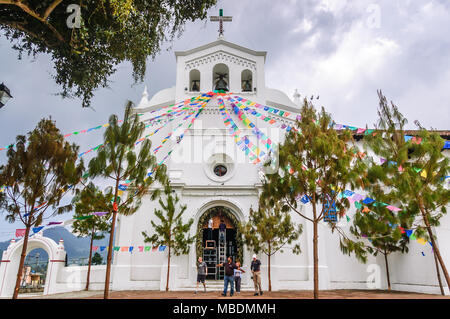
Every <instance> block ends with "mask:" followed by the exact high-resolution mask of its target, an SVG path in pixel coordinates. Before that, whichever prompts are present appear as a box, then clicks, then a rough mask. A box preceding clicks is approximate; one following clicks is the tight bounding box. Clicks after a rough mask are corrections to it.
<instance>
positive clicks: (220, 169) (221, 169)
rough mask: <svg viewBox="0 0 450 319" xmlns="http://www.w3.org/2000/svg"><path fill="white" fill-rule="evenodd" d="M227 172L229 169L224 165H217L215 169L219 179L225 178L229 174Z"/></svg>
mask: <svg viewBox="0 0 450 319" xmlns="http://www.w3.org/2000/svg"><path fill="white" fill-rule="evenodd" d="M227 171H228V169H227V168H226V166H224V165H222V164H219V165H216V166H215V167H214V174H216V176H219V177H222V176H225V175H226V174H227Z"/></svg>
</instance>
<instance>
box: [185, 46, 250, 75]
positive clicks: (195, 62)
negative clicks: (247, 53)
mask: <svg viewBox="0 0 450 319" xmlns="http://www.w3.org/2000/svg"><path fill="white" fill-rule="evenodd" d="M225 62H227V63H229V64H230V63H231V64H235V65H239V66H242V67H243V68H244V69H249V70H252V72H255V71H256V62H255V61H252V60H249V59H246V58H242V57H239V56H237V55H234V54H232V53H228V52H225V51H223V50H219V51H217V52H214V53H211V54H208V55H205V56H202V57H199V58H195V59H192V60H189V61H186V62H185V70H193V69H197V68H198V67H199V66H201V65H204V64H216V63H225Z"/></svg>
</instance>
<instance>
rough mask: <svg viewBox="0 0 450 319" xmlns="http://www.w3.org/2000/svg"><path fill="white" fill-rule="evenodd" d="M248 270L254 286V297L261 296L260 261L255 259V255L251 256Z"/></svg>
mask: <svg viewBox="0 0 450 319" xmlns="http://www.w3.org/2000/svg"><path fill="white" fill-rule="evenodd" d="M250 270H251V271H252V274H253V283H254V285H255V296H258V290H259V295H261V296H262V294H263V292H262V289H261V261H260V260H259V259H257V258H256V255H253V260H252V264H251V265H250Z"/></svg>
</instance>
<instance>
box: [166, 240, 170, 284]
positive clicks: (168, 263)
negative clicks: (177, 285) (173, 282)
mask: <svg viewBox="0 0 450 319" xmlns="http://www.w3.org/2000/svg"><path fill="white" fill-rule="evenodd" d="M169 274H170V245H169V256H168V257H167V282H166V292H167V291H169Z"/></svg>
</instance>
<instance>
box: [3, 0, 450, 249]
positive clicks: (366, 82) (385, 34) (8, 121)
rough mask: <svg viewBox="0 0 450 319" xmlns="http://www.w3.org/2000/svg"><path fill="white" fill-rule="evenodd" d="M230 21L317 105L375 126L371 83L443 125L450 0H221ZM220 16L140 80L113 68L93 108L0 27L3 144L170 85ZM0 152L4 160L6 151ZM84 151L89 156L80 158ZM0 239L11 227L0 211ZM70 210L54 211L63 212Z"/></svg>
mask: <svg viewBox="0 0 450 319" xmlns="http://www.w3.org/2000/svg"><path fill="white" fill-rule="evenodd" d="M219 8H223V9H224V14H225V15H232V16H233V22H231V23H226V24H225V38H226V40H228V41H230V42H234V43H237V44H239V45H242V46H245V47H248V48H251V49H254V50H261V51H267V52H268V55H267V61H266V83H267V85H268V86H269V87H272V88H277V89H280V90H282V91H284V92H285V93H287V94H288V95H289V96H290V97H292V94H293V92H294V90H295V89H298V91H299V92H300V93H301V94H302V95H303V96H311V95H312V94H314V95H320V100H319V101H320V106H322V105H323V106H325V108H326V109H327V110H328V111H329V112H331V113H332V114H333V117H334V119H335V121H336V122H338V123H344V124H349V125H352V126H358V127H364V126H365V125H366V124H368V125H369V126H371V125H372V124H373V123H374V122H375V120H376V108H377V103H378V99H377V93H376V91H377V89H382V90H383V92H384V93H385V95H386V96H387V97H388V99H391V100H393V101H394V102H395V103H396V104H397V105H398V106H399V107H400V110H401V112H402V113H403V114H404V115H405V116H406V117H407V118H408V119H409V122H410V125H409V126H410V128H414V126H413V121H414V120H416V119H417V120H419V121H420V122H421V124H422V125H423V126H425V127H427V128H435V129H449V128H450V127H449V124H448V122H449V109H450V107H449V105H450V37H449V35H448V30H450V2H448V0H434V1H432V0H386V1H376V0H369V1H365V0H321V1H318V0H283V1H271V0H257V1H256V0H238V1H237V0H227V1H224V0H219V1H218V5H217V6H216V7H215V8H213V9H212V10H211V11H210V15H217V14H218V9H219ZM217 29H218V26H217V23H211V22H209V21H197V22H194V23H189V24H187V25H186V28H185V32H184V33H183V34H182V36H181V37H180V38H177V39H175V40H174V41H173V42H172V43H167V44H166V46H165V48H164V50H163V51H162V52H161V53H160V54H159V55H158V57H157V58H156V59H155V60H154V61H149V64H148V69H147V75H146V78H145V83H143V84H133V80H132V77H131V67H130V64H128V63H124V64H122V65H120V66H119V67H118V72H116V74H115V75H114V76H113V77H112V78H111V79H110V80H111V84H110V88H109V89H102V90H99V91H97V92H96V94H95V97H94V99H93V103H92V106H93V108H92V109H82V108H81V101H79V100H64V99H61V98H60V97H59V96H56V95H55V94H56V93H58V92H59V89H60V88H59V87H58V86H57V85H56V84H54V83H53V81H52V78H51V75H52V74H53V70H52V65H51V63H50V59H49V58H48V57H47V56H38V57H37V58H36V60H33V59H31V58H27V57H24V58H23V59H22V60H21V61H19V60H18V59H17V53H16V52H15V51H14V50H12V49H11V46H10V43H9V42H8V41H6V40H5V38H4V37H3V36H2V35H1V34H0V75H1V76H0V82H5V84H6V85H7V86H8V87H9V88H10V90H11V93H12V95H13V96H14V98H13V99H12V100H11V101H10V102H9V103H8V104H7V105H6V106H5V107H3V108H2V109H0V128H1V134H0V147H3V146H5V145H8V144H10V143H12V142H14V139H15V137H16V135H18V134H25V133H26V132H28V131H29V130H31V129H32V128H34V127H35V125H36V124H37V123H38V121H39V120H40V119H41V118H43V117H48V116H51V117H52V118H53V119H54V120H56V124H57V126H58V127H59V128H60V129H61V131H62V132H63V133H70V132H73V131H77V130H82V129H87V128H90V127H93V126H97V125H99V124H103V123H106V122H107V119H108V116H109V115H110V114H111V113H115V114H119V116H120V114H122V110H123V106H124V104H125V101H126V100H127V99H130V100H132V101H134V102H136V103H138V102H139V100H140V98H141V94H142V91H143V88H144V85H147V86H148V91H149V95H150V96H152V95H153V94H154V93H156V92H157V91H159V90H161V89H164V88H167V87H171V86H173V85H174V84H175V56H174V54H173V51H174V50H187V49H191V48H193V47H197V46H199V45H202V44H206V43H208V42H212V41H214V40H216V38H217ZM69 140H70V141H71V142H76V143H77V144H79V145H80V148H81V151H85V150H87V149H89V148H90V147H92V146H95V145H97V144H99V143H101V140H102V132H101V131H100V130H99V131H95V132H92V133H89V134H84V135H79V136H76V137H70V138H69ZM5 153H6V152H5V151H0V163H3V162H4V161H5V159H6V157H5ZM86 159H87V160H89V157H87V158H86ZM0 218H1V219H0V240H6V239H9V238H11V233H10V231H11V229H15V228H16V226H15V225H7V224H6V222H5V221H4V220H3V217H2V216H0ZM67 218H68V216H61V217H57V218H56V219H55V220H65V219H67Z"/></svg>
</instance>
